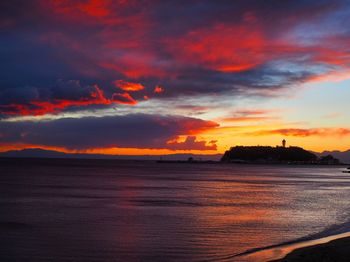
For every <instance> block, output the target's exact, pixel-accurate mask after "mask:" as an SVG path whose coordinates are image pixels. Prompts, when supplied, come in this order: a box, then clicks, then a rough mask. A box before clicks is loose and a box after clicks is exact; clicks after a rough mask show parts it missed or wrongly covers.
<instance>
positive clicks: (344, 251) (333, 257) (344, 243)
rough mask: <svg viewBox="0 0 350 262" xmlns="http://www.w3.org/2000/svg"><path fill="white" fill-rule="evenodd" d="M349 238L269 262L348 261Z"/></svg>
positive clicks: (296, 250)
mask: <svg viewBox="0 0 350 262" xmlns="http://www.w3.org/2000/svg"><path fill="white" fill-rule="evenodd" d="M349 247H350V237H349V236H348V237H342V238H338V239H335V240H331V241H329V242H326V243H323V244H318V245H313V246H307V247H303V248H299V249H295V250H293V251H292V252H290V253H288V254H287V255H286V256H285V257H283V258H282V259H278V260H273V261H271V262H293V261H301V262H303V261H304V262H308V261H344V262H345V261H349V258H350V248H349Z"/></svg>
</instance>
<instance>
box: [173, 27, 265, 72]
mask: <svg viewBox="0 0 350 262" xmlns="http://www.w3.org/2000/svg"><path fill="white" fill-rule="evenodd" d="M266 41H267V40H266V39H265V37H264V35H263V34H262V32H261V31H260V30H258V28H253V27H248V26H245V25H225V24H217V25H214V26H212V27H210V28H207V27H206V28H201V29H198V30H195V31H192V32H190V33H188V34H187V35H186V36H185V37H184V38H181V39H180V40H178V41H177V42H175V43H173V44H171V43H172V42H173V39H172V40H170V41H169V44H170V49H171V51H172V52H175V53H177V54H178V55H177V57H178V58H179V59H181V60H183V61H186V62H190V63H191V62H195V63H199V64H201V65H204V66H205V67H208V68H211V69H214V70H218V71H222V72H239V71H245V70H248V69H250V68H253V67H255V66H257V65H258V64H260V63H262V62H263V61H264V59H265V58H264V55H263V51H264V47H265V45H266Z"/></svg>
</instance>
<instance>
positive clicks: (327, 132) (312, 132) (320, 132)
mask: <svg viewBox="0 0 350 262" xmlns="http://www.w3.org/2000/svg"><path fill="white" fill-rule="evenodd" d="M246 134H247V135H253V136H266V135H283V136H296V137H309V136H321V137H324V136H348V135H350V129H348V128H311V129H301V128H286V129H275V130H259V131H255V132H250V133H246Z"/></svg>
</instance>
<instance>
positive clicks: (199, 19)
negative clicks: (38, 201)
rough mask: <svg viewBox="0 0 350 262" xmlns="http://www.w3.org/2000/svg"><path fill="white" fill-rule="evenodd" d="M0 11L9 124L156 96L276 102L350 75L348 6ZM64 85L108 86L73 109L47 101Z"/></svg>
mask: <svg viewBox="0 0 350 262" xmlns="http://www.w3.org/2000/svg"><path fill="white" fill-rule="evenodd" d="M0 10H1V11H0V27H1V29H2V34H1V36H0V41H1V43H2V44H1V48H0V52H1V55H2V59H1V62H0V70H1V74H2V77H1V78H0V93H1V94H2V95H0V105H2V107H1V113H2V114H11V115H16V114H17V115H21V114H26V115H29V114H33V115H40V114H45V113H52V112H56V111H60V110H62V109H64V110H69V108H71V107H76V106H80V107H84V106H89V105H92V104H93V105H105V106H106V107H108V105H110V104H113V103H118V102H120V101H121V103H124V104H125V103H127V104H135V101H136V100H137V99H140V98H141V97H147V98H150V99H152V95H156V96H157V95H159V98H168V97H175V96H176V97H181V96H197V97H201V96H203V95H212V94H214V95H215V94H218V93H227V94H229V95H230V96H232V99H235V97H236V96H238V95H239V96H241V95H252V94H253V95H256V94H259V95H264V96H273V95H275V94H276V93H278V92H280V90H281V89H284V88H287V87H290V86H297V85H299V84H301V83H305V82H307V81H314V80H319V79H324V78H326V77H327V76H328V75H332V74H337V72H338V71H339V70H344V71H348V69H349V67H350V58H349V55H348V54H349V52H350V47H349V46H350V45H349V36H350V31H349V30H348V29H347V27H344V26H342V25H349V19H348V17H349V14H350V8H349V6H348V5H347V2H346V1H340V0H339V1H332V3H329V1H289V0H287V1H283V3H282V2H281V1H278V0H272V1H267V2H265V1H248V2H247V1H231V2H230V1H210V0H203V1H200V2H197V1H180V3H178V2H177V1H157V0H155V1H146V2H144V1H136V0H132V1H122V0H120V1H109V0H103V1H96V0H86V1H85V0H84V1H80V0H79V1H67V0H51V1H42V0H36V1H11V2H9V1H3V2H2V3H1V4H0ZM296 14H297V15H296ZM179 17H181V19H180V20H179ZM58 79H65V80H66V81H67V80H70V79H77V80H79V81H81V83H84V86H85V85H86V86H90V87H93V86H95V84H97V85H98V86H95V91H94V90H91V91H90V92H88V94H86V95H85V96H83V97H79V98H76V99H73V100H69V99H68V100H66V99H65V98H63V99H62V100H60V99H56V98H55V97H52V96H51V95H48V97H47V98H46V97H45V96H43V95H42V94H43V93H45V92H46V93H50V92H52V90H51V89H52V88H51V87H52V85H54V83H56V81H57V80H58ZM116 79H118V80H116ZM121 79H122V80H121ZM33 87H35V88H36V89H37V90H39V89H40V91H33ZM115 87H117V88H119V89H121V90H122V91H125V92H135V93H136V91H137V93H140V94H137V95H135V98H134V95H133V96H132V97H131V95H130V94H128V93H123V92H118V91H113V88H115ZM164 87H165V88H164ZM97 88H98V91H97ZM19 89H20V90H21V91H18V90H19ZM9 90H11V91H9ZM72 90H73V91H72V92H76V90H75V89H74V88H72ZM164 90H166V92H164ZM4 92H5V94H4ZM9 92H10V93H11V95H12V100H11V101H10V103H9V102H8V101H7V100H6V96H7V94H8V93H9ZM13 92H14V93H16V92H17V93H18V94H17V95H14V93H13ZM34 92H37V93H38V92H39V97H38V100H30V101H23V99H22V95H21V94H22V93H23V94H25V95H27V94H28V93H34ZM96 92H100V94H104V95H105V94H107V95H108V97H106V95H105V96H104V97H102V96H100V95H98V94H96ZM113 93H116V95H114V97H115V98H116V99H114V100H113V99H111V98H112V96H113ZM160 93H161V95H160ZM94 94H96V95H94ZM32 95H33V94H32ZM94 96H97V97H94ZM34 98H35V95H34Z"/></svg>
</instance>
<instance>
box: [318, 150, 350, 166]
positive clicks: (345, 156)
mask: <svg viewBox="0 0 350 262" xmlns="http://www.w3.org/2000/svg"><path fill="white" fill-rule="evenodd" d="M314 153H315V152H314ZM315 154H316V155H318V156H326V155H332V156H334V157H335V158H338V159H339V160H340V162H342V163H346V164H350V149H349V150H347V151H343V152H341V151H323V152H322V153H315Z"/></svg>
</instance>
